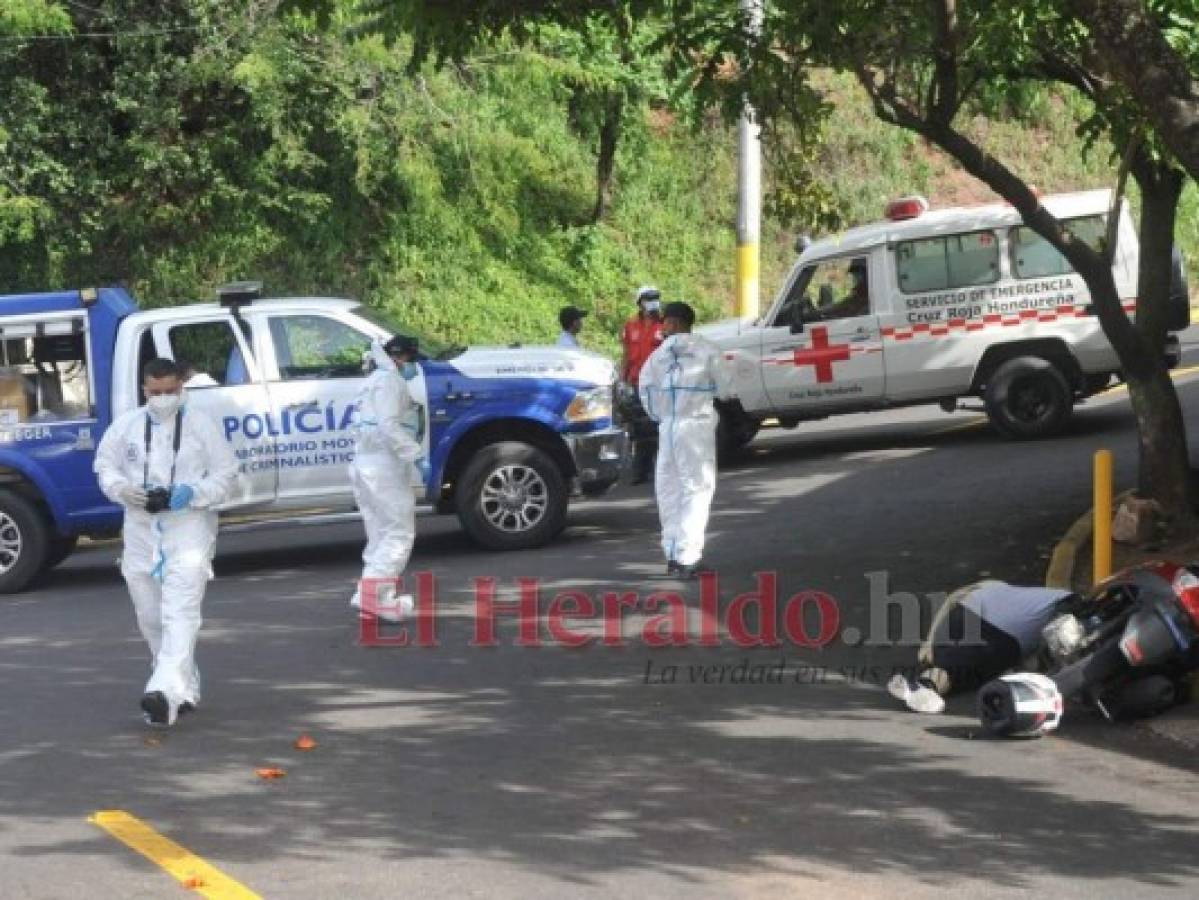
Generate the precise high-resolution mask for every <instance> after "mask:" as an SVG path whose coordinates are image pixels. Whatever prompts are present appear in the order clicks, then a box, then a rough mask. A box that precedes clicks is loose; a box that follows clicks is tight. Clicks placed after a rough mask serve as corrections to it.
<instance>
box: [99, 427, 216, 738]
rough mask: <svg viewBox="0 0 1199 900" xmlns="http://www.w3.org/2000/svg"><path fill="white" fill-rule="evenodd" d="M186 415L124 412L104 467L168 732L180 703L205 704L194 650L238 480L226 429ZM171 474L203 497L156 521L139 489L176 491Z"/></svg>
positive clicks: (108, 435)
mask: <svg viewBox="0 0 1199 900" xmlns="http://www.w3.org/2000/svg"><path fill="white" fill-rule="evenodd" d="M180 416H181V418H178V417H176V416H175V415H170V416H169V417H167V418H165V419H164V420H163V421H159V419H158V418H157V417H156V415H155V414H154V413H152V412H150V411H149V410H148V409H147V408H146V407H141V408H139V409H135V410H133V411H132V412H128V413H125V414H124V415H122V416H120V417H118V418H117V419H116V421H114V422H113V423H112V425H111V426H110V427H109V429H108V430H107V431H106V432H105V433H104V438H103V440H101V441H100V447H99V449H98V450H97V451H96V462H95V470H96V474H97V475H98V476H99V480H100V489H101V490H102V491H103V492H104V494H105V496H107V497H108V498H109V499H110V500H112V501H113V502H114V503H120V504H121V505H123V506H124V507H125V527H124V532H123V537H124V551H123V553H122V555H121V574H122V575H123V576H125V582H126V584H127V585H128V586H129V595H130V597H131V598H132V599H133V608H134V611H135V613H136V614H137V624H138V628H139V629H140V630H141V633H142V637H144V638H145V639H146V643H147V644H148V645H149V647H150V655H151V658H152V659H153V665H154V669H153V673H152V674H151V675H150V680H149V681H148V682H147V684H146V689H145V693H146V694H150V693H154V692H161V693H162V694H163V696H164V697H165V698H166V699H167V702H168V704H169V709H170V714H169V718H168V724H173V723H174V720H175V716H176V714H177V713H178V709H179V707H180V706H181V705H183V704H185V703H190V704H192V705H193V706H195V705H198V704H199V702H200V672H199V669H197V668H196V664H195V650H196V638H197V636H198V635H199V632H200V624H201V605H202V603H203V600H204V591H205V588H206V587H207V585H208V581H209V580H210V579H211V578H212V556H213V551H214V549H215V547H216V536H217V513H216V509H215V507H216V506H217V505H218V504H220V503H222V502H224V501H225V500H226V499H228V498H229V496H230V495H231V494H232V491H233V487H234V484H235V482H236V480H237V474H238V462H237V457H236V456H235V455H234V453H233V450H232V448H231V447H230V446H229V442H228V441H227V440H225V436H224V435H223V434H221V431H220V429H219V428H218V427H217V425H216V424H215V423H214V422H213V421H212V420H211V419H210V418H208V416H206V415H204V414H203V413H201V412H198V411H194V410H192V409H190V408H186V407H185V408H184V409H183V410H182V412H181V413H180ZM147 422H149V425H150V429H149V438H150V439H149V453H148V457H149V458H148V459H147V441H146V423H147ZM179 422H182V435H181V437H180V440H179V452H178V455H177V456H176V454H175V429H176V427H177V424H178V423H179ZM172 466H173V467H174V481H173V484H174V485H179V486H181V485H187V486H189V487H190V488H191V489H192V490H193V492H194V493H193V495H192V496H191V499H190V501H189V502H188V504H187V505H186V506H185V507H184V508H182V509H179V510H177V511H169V510H167V511H163V512H160V513H154V514H151V513H148V512H146V510H145V508H144V507H143V506H141V505H138V506H131V505H130V501H131V498H132V497H134V496H136V494H137V492H138V490H139V489H145V488H147V487H155V486H160V487H170V486H171V485H172V479H171V470H172Z"/></svg>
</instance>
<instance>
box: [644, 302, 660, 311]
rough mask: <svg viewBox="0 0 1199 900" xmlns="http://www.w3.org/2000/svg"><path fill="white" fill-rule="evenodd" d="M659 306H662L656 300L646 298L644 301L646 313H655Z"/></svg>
mask: <svg viewBox="0 0 1199 900" xmlns="http://www.w3.org/2000/svg"><path fill="white" fill-rule="evenodd" d="M661 308H662V304H661V303H659V302H658V301H657V300H647V301H646V302H645V311H646V312H647V313H656V312H657V311H658V310H659V309H661Z"/></svg>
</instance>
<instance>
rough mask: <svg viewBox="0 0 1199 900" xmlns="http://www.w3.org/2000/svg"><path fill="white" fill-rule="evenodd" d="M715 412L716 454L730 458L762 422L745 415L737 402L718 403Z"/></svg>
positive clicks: (751, 438)
mask: <svg viewBox="0 0 1199 900" xmlns="http://www.w3.org/2000/svg"><path fill="white" fill-rule="evenodd" d="M716 410H717V412H718V413H719V414H720V421H719V423H718V424H717V425H716V452H717V453H718V454H719V455H720V456H721V457H727V456H731V455H733V454H734V453H736V452H737V451H738V450H740V449H741V448H743V447H744V446H745V445H746V444H748V443H749V442H750V441H752V440H753V439H754V437H755V436H756V435H757V433H758V429H760V428H761V427H762V420H761V419H756V418H754V417H753V416H751V415H750V414H749V413H747V412H746V411H745V410H744V409H742V407H741V403H740V402H739V401H737V400H733V401H730V402H727V403H719V402H718V403H717V404H716Z"/></svg>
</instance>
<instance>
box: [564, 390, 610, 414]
mask: <svg viewBox="0 0 1199 900" xmlns="http://www.w3.org/2000/svg"><path fill="white" fill-rule="evenodd" d="M610 418H612V391H611V389H609V388H606V387H598V388H592V389H591V390H589V391H579V392H578V393H577V394H575V396H574V399H573V400H571V401H570V406H568V407H566V421H568V422H594V421H596V420H598V419H610Z"/></svg>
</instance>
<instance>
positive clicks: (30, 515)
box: [0, 491, 50, 594]
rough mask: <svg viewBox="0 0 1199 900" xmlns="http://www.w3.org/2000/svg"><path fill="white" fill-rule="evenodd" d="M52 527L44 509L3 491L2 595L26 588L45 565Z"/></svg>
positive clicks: (0, 522) (0, 499) (0, 507)
mask: <svg viewBox="0 0 1199 900" xmlns="http://www.w3.org/2000/svg"><path fill="white" fill-rule="evenodd" d="M49 552H50V526H49V523H47V522H46V519H45V517H44V516H43V515H42V513H41V510H39V509H38V508H37V506H35V505H34V504H33V503H32V502H30V501H29V500H26V499H25V498H24V497H22V496H21V495H20V494H17V493H14V492H13V491H0V594H15V593H17V592H18V591H21V590H24V588H25V586H26V585H28V584H29V582H30V581H32V580H33V579H34V578H35V577H36V576H37V574H38V573H39V572H41V571H42V568H43V566H44V565H45V562H46V559H47V554H48V553H49Z"/></svg>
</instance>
